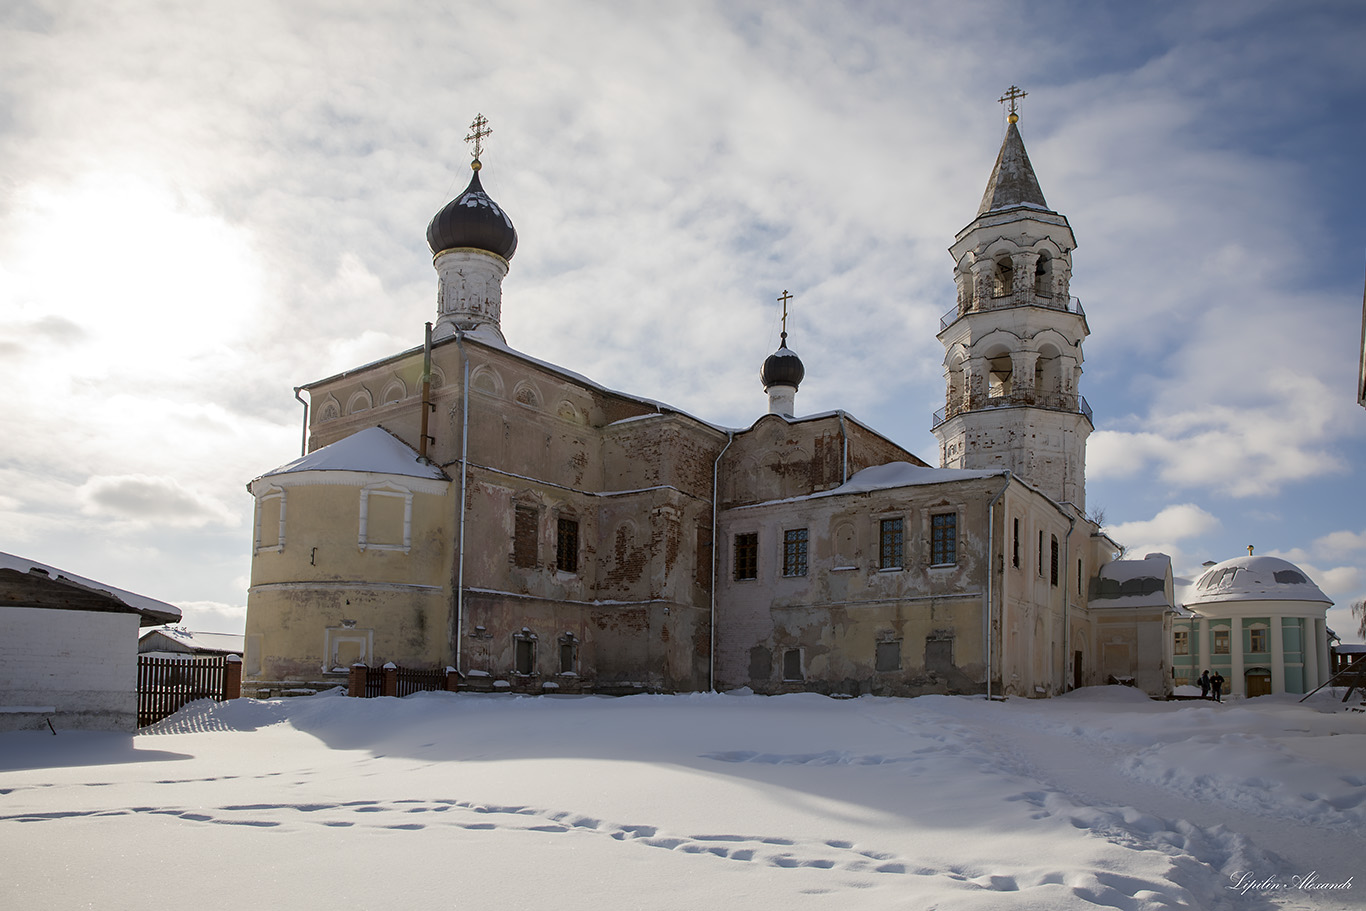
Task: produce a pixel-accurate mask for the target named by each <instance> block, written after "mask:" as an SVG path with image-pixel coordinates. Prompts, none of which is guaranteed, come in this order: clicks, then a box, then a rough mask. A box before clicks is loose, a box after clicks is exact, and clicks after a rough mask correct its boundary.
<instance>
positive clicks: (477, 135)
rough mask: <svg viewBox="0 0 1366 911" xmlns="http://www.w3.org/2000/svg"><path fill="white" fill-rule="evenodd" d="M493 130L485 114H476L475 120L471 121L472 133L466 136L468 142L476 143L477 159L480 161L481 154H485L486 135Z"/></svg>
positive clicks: (475, 153)
mask: <svg viewBox="0 0 1366 911" xmlns="http://www.w3.org/2000/svg"><path fill="white" fill-rule="evenodd" d="M492 132H493V130H491V129H489V122H488V121H487V120H485V119H484V115H483V114H475V115H474V121H473V122H472V123H470V134H469V135H468V136H466V137H465V141H466V142H472V143H474V160H475V161H478V160H479V156H480V155H482V154H484V137H485V136H488V135H490V134H491V133H492Z"/></svg>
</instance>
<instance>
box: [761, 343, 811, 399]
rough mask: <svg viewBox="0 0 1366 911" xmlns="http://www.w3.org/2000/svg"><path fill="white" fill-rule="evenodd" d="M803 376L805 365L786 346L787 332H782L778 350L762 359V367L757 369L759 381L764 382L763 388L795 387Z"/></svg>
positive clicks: (804, 374) (804, 375)
mask: <svg viewBox="0 0 1366 911" xmlns="http://www.w3.org/2000/svg"><path fill="white" fill-rule="evenodd" d="M805 377H806V367H805V366H804V365H803V364H802V359H801V358H799V357H797V353H796V352H795V351H793V350H792V349H790V348H788V347H787V333H786V332H784V333H783V341H782V344H781V345H779V346H778V350H777V351H775V352H773V353H772V354H770V355H769V356H768V359H767V360H765V361H764V366H763V369H761V370H760V371H759V381H760V382H761V383H763V384H764V389H768V387H769V386H791V387H792V388H793V389H796V388H797V386H798V385H800V384H801V381H802V380H803V379H804V378H805Z"/></svg>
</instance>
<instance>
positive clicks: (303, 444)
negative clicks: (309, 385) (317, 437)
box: [294, 386, 308, 456]
mask: <svg viewBox="0 0 1366 911" xmlns="http://www.w3.org/2000/svg"><path fill="white" fill-rule="evenodd" d="M303 388H304V387H302V386H295V387H294V398H295V399H297V400H298V402H299V404H300V405H303V406H304V432H303V438H302V439H301V440H300V441H299V455H301V456H306V455H308V403H307V402H305V401H304V400H303V399H301V398H299V390H301V389H303Z"/></svg>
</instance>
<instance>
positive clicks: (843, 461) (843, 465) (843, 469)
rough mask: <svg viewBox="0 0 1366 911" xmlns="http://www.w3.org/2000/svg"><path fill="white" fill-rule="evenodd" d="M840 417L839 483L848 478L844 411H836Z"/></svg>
mask: <svg viewBox="0 0 1366 911" xmlns="http://www.w3.org/2000/svg"><path fill="white" fill-rule="evenodd" d="M836 414H838V415H839V419H840V444H841V452H840V484H843V483H845V482H846V481H848V480H849V432H848V431H847V430H845V428H844V412H843V411H838V412H836Z"/></svg>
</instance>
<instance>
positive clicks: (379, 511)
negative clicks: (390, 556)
mask: <svg viewBox="0 0 1366 911" xmlns="http://www.w3.org/2000/svg"><path fill="white" fill-rule="evenodd" d="M358 543H359V545H360V549H361V550H401V551H403V552H404V553H407V552H408V550H409V548H411V547H412V543H413V492H412V491H411V490H405V489H404V488H402V487H399V486H398V485H397V484H390V483H387V482H386V483H384V484H377V485H374V486H371V487H365V488H362V489H361V492H360V536H359V541H358Z"/></svg>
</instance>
